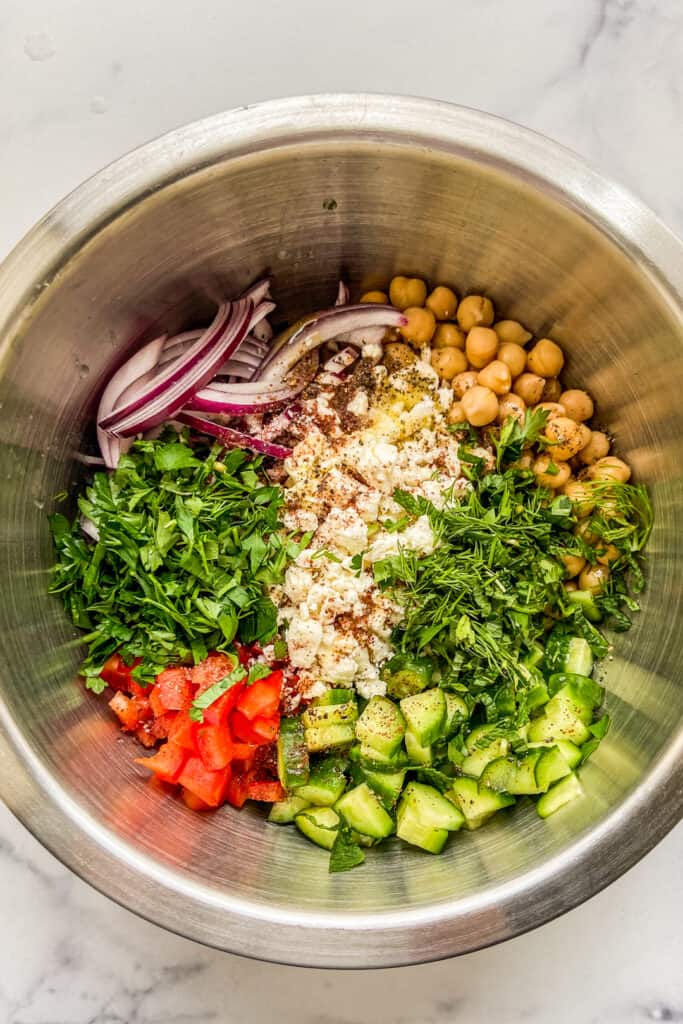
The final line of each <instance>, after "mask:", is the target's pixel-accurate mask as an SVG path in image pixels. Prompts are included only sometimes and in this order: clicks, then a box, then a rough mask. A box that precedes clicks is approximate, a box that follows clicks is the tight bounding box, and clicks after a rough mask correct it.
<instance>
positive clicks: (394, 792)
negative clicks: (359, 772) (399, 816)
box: [363, 770, 406, 810]
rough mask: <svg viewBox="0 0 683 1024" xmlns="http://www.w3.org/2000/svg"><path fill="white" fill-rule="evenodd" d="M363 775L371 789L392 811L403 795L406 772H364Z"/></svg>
mask: <svg viewBox="0 0 683 1024" xmlns="http://www.w3.org/2000/svg"><path fill="white" fill-rule="evenodd" d="M363 775H364V776H365V781H366V782H367V784H368V786H369V787H370V789H371V790H372V791H373V792H374V793H376V794H377V796H378V797H379V798H380V800H381V801H382V803H383V804H384V806H385V807H386V808H387V810H391V808H392V807H393V806H394V804H395V803H396V801H397V800H398V798H399V797H400V795H401V790H402V789H403V784H404V782H405V780H406V773H405V771H401V772H373V771H366V770H364V771H363Z"/></svg>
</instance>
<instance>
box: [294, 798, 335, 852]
mask: <svg viewBox="0 0 683 1024" xmlns="http://www.w3.org/2000/svg"><path fill="white" fill-rule="evenodd" d="M294 824H295V825H296V827H297V828H298V829H299V831H300V832H302V833H303V834H304V835H305V836H306V838H307V839H310V840H311V842H312V843H315V845H316V846H322V848H323V849H324V850H331V849H332V847H333V846H334V841H335V839H336V838H337V830H338V829H339V815H338V814H337V813H336V811H333V810H332V808H331V807H307V808H306V810H305V811H302V812H301V813H300V814H297V816H296V818H295V819H294Z"/></svg>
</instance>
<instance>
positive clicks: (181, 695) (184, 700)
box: [154, 667, 195, 711]
mask: <svg viewBox="0 0 683 1024" xmlns="http://www.w3.org/2000/svg"><path fill="white" fill-rule="evenodd" d="M154 689H155V690H156V691H157V693H158V697H159V702H160V703H161V704H162V705H163V708H164V710H165V711H187V709H188V708H189V707H190V705H191V704H192V700H193V697H194V690H195V688H194V685H193V684H192V682H191V680H190V670H189V669H187V668H182V667H181V668H167V669H164V671H163V672H160V673H159V675H158V676H157V681H156V686H155V687H154Z"/></svg>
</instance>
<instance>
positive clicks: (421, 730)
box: [401, 687, 446, 747]
mask: <svg viewBox="0 0 683 1024" xmlns="http://www.w3.org/2000/svg"><path fill="white" fill-rule="evenodd" d="M401 711H402V712H403V715H404V717H405V720H406V722H407V724H408V728H409V729H410V731H411V732H412V734H413V735H414V736H415V737H416V739H417V740H418V742H419V743H420V744H421V745H422V746H423V747H428V746H429V744H430V743H433V742H434V740H438V739H439V737H440V736H441V734H442V731H443V727H444V723H445V721H446V698H445V697H444V692H443V690H440V689H439V688H438V687H433V688H432V689H431V690H424V691H423V692H422V693H416V694H414V696H412V697H404V698H403V700H402V701H401Z"/></svg>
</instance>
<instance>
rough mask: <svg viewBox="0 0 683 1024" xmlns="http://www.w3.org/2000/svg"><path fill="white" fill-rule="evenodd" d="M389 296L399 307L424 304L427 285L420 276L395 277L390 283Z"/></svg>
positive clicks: (393, 303) (394, 304)
mask: <svg viewBox="0 0 683 1024" xmlns="http://www.w3.org/2000/svg"><path fill="white" fill-rule="evenodd" d="M389 298H390V299H391V303H392V305H393V306H396V308H397V309H408V307H409V306H424V303H425V299H426V298H427V285H426V284H425V283H424V281H423V280H422V279H421V278H419V277H401V276H399V277H394V278H392V281H391V284H390V285H389Z"/></svg>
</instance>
